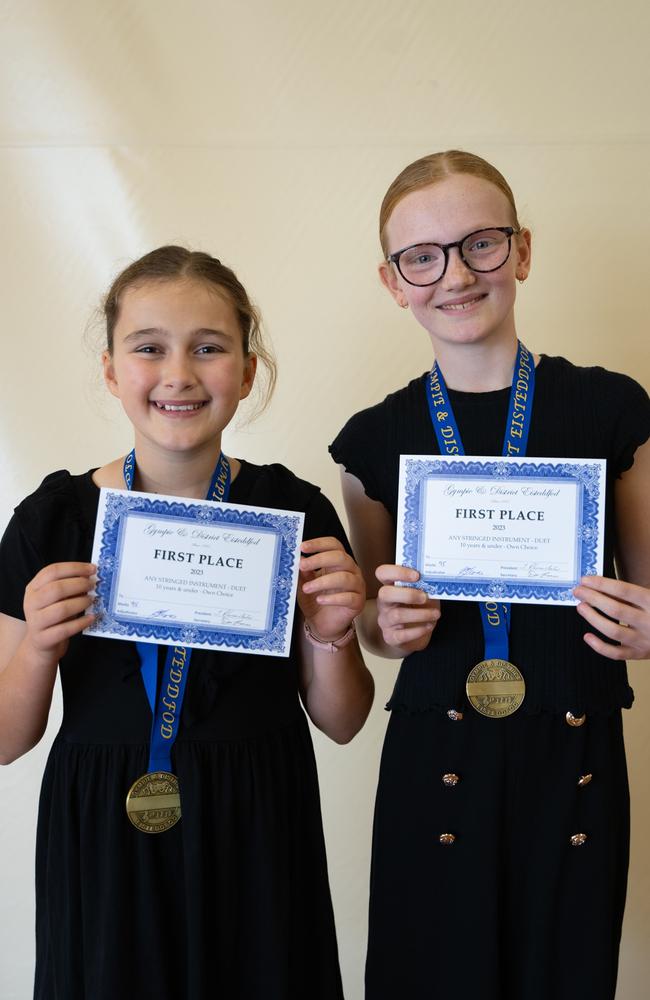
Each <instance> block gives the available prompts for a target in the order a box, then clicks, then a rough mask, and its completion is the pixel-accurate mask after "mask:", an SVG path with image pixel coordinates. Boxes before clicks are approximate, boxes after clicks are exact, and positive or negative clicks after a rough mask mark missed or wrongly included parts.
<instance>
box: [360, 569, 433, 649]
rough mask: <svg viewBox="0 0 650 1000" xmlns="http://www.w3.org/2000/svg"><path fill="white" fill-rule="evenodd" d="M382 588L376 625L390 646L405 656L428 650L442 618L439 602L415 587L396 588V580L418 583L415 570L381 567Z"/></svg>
mask: <svg viewBox="0 0 650 1000" xmlns="http://www.w3.org/2000/svg"><path fill="white" fill-rule="evenodd" d="M375 575H376V577H377V579H378V580H379V582H380V583H381V584H382V587H381V588H380V590H379V593H378V594H377V623H378V624H379V627H380V629H381V632H382V635H383V637H384V642H385V643H386V645H387V646H394V647H396V648H399V649H402V650H404V651H405V653H413V652H415V651H416V650H420V649H425V648H426V647H427V646H428V645H429V640H430V639H431V633H432V632H433V630H434V628H435V627H436V625H437V623H438V619H439V618H440V601H438V600H436V599H435V598H431V597H427V595H426V594H425V593H424V591H423V590H418V589H417V588H416V587H397V586H395V584H396V583H397V581H398V580H399V581H403V582H404V583H415V582H416V581H417V580H419V579H420V574H419V573H418V571H417V570H416V569H410V568H409V567H408V566H389V565H384V566H379V567H378V568H377V570H376V573H375Z"/></svg>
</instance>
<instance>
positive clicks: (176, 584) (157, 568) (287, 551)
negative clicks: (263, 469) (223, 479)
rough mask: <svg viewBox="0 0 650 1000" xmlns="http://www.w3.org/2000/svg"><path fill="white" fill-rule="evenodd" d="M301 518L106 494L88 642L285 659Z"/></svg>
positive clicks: (150, 496)
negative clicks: (107, 640) (150, 644)
mask: <svg viewBox="0 0 650 1000" xmlns="http://www.w3.org/2000/svg"><path fill="white" fill-rule="evenodd" d="M303 526H304V514H302V513H297V512H295V511H283V510H271V509H268V508H265V507H249V506H245V505H241V504H230V503H215V502H213V501H210V500H188V499H187V497H170V496H164V497H163V496H158V495H157V494H150V493H137V492H135V491H133V490H131V491H127V490H111V489H102V490H101V491H100V499H99V509H98V513H97V524H96V528H95V540H94V544H93V554H92V561H93V562H94V563H95V564H96V565H97V585H96V592H95V593H96V596H95V606H94V608H93V610H94V612H95V613H96V614H97V619H96V620H95V621H94V622H93V624H92V625H91V626H90V627H89V628H87V629H86V630H85V631H86V634H87V635H94V636H105V637H109V638H113V639H131V640H134V641H138V642H155V643H163V644H165V645H179V646H191V647H193V648H195V649H221V650H228V651H229V652H233V653H256V654H259V655H264V656H288V655H289V646H290V644H291V629H292V624H293V613H294V607H295V598H296V589H297V585H298V562H299V550H300V542H301V539H302V532H303Z"/></svg>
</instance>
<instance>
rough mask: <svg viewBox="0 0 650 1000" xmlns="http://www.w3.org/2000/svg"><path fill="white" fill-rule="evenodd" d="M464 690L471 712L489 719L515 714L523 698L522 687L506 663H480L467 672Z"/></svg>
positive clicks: (517, 677) (519, 674) (516, 672)
mask: <svg viewBox="0 0 650 1000" xmlns="http://www.w3.org/2000/svg"><path fill="white" fill-rule="evenodd" d="M465 690H466V691H467V697H468V699H469V702H470V705H471V706H472V708H475V709H476V711H477V712H480V713H481V715H486V716H487V717H488V718H489V719H501V718H503V717H504V716H506V715H512V713H513V712H516V711H517V709H518V708H519V706H520V705H521V703H522V701H523V700H524V696H525V694H526V683H525V681H524V678H523V677H522V675H521V673H520V672H519V670H517V668H516V667H515V666H514V664H512V663H508V661H507V660H498V659H494V660H481V662H480V663H477V664H476V666H475V667H474V668H473V669H472V670H470V672H469V674H468V676H467V683H466V685H465Z"/></svg>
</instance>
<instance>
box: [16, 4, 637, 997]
mask: <svg viewBox="0 0 650 1000" xmlns="http://www.w3.org/2000/svg"><path fill="white" fill-rule="evenodd" d="M648 10H649V8H648V5H647V3H646V0H621V3H619V4H618V5H616V6H615V5H613V4H612V3H611V2H602V0H574V2H571V0H546V3H543V4H541V3H538V4H535V5H533V4H532V3H531V4H530V5H526V3H525V2H524V3H522V2H519V3H516V2H508V0H490V2H489V3H485V2H484V0H456V2H455V3H444V4H443V3H438V4H434V3H433V2H423V0H400V2H399V3H395V2H394V0H390V2H388V0H372V2H371V0H361V2H358V0H330V2H318V3H316V2H310V0H277V2H268V3H264V2H261V0H248V2H246V3H242V4H241V5H239V9H237V6H236V5H235V4H233V3H232V2H218V0H204V2H200V0H194V2H191V0H190V2H188V0H185V2H184V3H178V2H176V0H106V2H103V0H101V2H100V0H49V2H48V0H22V2H18V0H16V2H11V0H4V2H0V39H1V41H0V46H1V48H0V101H1V102H2V103H1V105H0V130H1V131H0V137H1V143H2V146H1V149H0V219H1V220H2V241H1V249H0V254H1V255H2V277H3V295H2V327H1V333H0V336H1V338H2V353H1V357H2V366H1V373H0V378H1V379H2V410H1V413H2V416H1V418H0V421H1V423H0V451H1V455H0V461H1V462H2V478H1V481H0V521H1V523H2V526H4V524H5V523H6V520H7V519H8V517H9V515H10V511H11V509H12V506H13V505H14V504H15V503H16V502H17V501H18V500H19V499H20V498H22V497H23V496H24V495H25V494H27V493H28V492H30V491H31V490H32V489H34V488H35V486H36V485H37V484H38V483H39V482H40V480H41V479H42V478H43V476H44V475H45V474H46V473H47V472H49V471H51V470H53V469H57V468H61V467H67V468H69V469H70V470H72V471H74V472H81V471H83V470H85V469H86V468H88V467H89V466H91V465H97V464H101V463H103V462H105V461H107V460H108V459H111V458H114V457H116V456H117V455H119V454H122V453H124V452H125V451H126V450H127V449H128V447H129V446H130V438H129V429H128V425H127V424H126V423H125V420H124V419H123V418H122V417H121V415H120V414H119V412H118V411H117V410H116V409H115V407H114V405H113V401H112V400H109V399H108V398H107V397H106V395H105V394H104V392H103V390H102V388H101V386H100V384H99V381H98V377H97V358H96V357H95V356H93V354H92V351H90V350H88V349H85V348H84V347H83V344H82V338H83V332H84V329H85V327H86V325H87V322H88V319H89V317H90V316H91V314H92V312H93V309H94V308H95V306H96V304H97V302H98V299H99V296H100V294H101V292H102V290H103V289H105V287H106V285H107V283H108V282H109V280H110V278H111V276H112V275H113V273H114V272H115V270H116V269H117V268H118V267H120V266H121V265H122V264H123V263H125V262H126V261H127V260H129V259H130V258H132V257H134V256H136V255H138V254H140V253H142V252H144V251H146V250H148V249H150V248H152V247H154V246H156V245H158V244H160V243H163V242H170V241H181V242H183V243H185V244H188V245H190V246H192V247H195V248H204V249H207V250H210V251H212V252H214V253H216V254H217V255H219V256H220V257H222V258H223V259H224V261H226V262H227V263H229V264H231V265H232V266H233V267H234V268H235V269H236V271H237V272H238V274H239V275H240V277H241V278H242V279H243V281H244V283H245V284H246V285H247V286H248V287H249V289H250V291H251V292H252V294H253V296H254V297H255V298H256V300H257V301H258V303H259V304H260V306H261V308H262V312H263V315H264V317H265V320H266V326H267V329H268V330H269V331H270V333H271V335H272V337H273V340H274V342H275V345H276V348H277V353H278V356H279V362H280V383H279V387H278V391H277V395H276V397H275V401H274V403H273V405H272V407H271V409H270V410H269V411H268V412H267V413H266V414H265V415H264V416H263V417H262V418H261V419H260V420H259V421H257V422H256V423H254V424H252V425H250V426H249V427H247V428H244V429H234V430H232V431H231V432H229V433H228V436H227V441H226V444H227V448H228V449H229V450H230V451H231V453H234V454H241V455H245V456H246V457H248V458H250V459H252V460H254V461H255V460H267V461H270V460H273V461H280V462H284V463H286V464H288V465H289V466H291V467H292V468H293V469H294V470H295V471H296V472H298V473H299V474H301V475H302V476H304V477H305V478H307V479H310V480H313V481H315V482H317V483H319V484H321V485H322V487H323V488H324V489H325V491H326V492H327V493H328V494H329V495H330V497H332V499H333V500H334V501H335V503H336V504H337V505H338V506H339V509H341V505H340V500H339V492H338V477H337V470H336V468H335V467H334V465H333V464H332V463H331V461H330V460H329V459H328V456H327V450H326V449H327V444H328V442H329V441H330V440H331V438H332V437H333V435H334V434H335V433H336V431H337V430H338V429H339V427H340V426H341V424H342V423H343V422H344V421H345V419H346V418H347V417H348V416H349V414H350V413H352V412H353V411H355V410H357V409H359V408H360V407H362V406H365V405H367V404H369V403H372V402H374V401H377V400H379V399H381V398H383V396H384V395H385V394H386V393H387V392H388V391H390V390H392V389H394V388H397V387H399V386H400V385H402V384H404V383H405V382H406V381H407V380H408V379H409V378H411V377H413V376H414V375H417V374H419V373H420V372H421V371H423V370H424V368H425V367H428V366H429V364H430V357H429V351H428V346H427V340H426V336H425V334H424V333H423V331H421V330H420V329H419V328H417V327H416V326H415V325H414V322H413V320H412V318H411V317H410V315H408V314H402V313H401V312H400V311H399V310H398V309H397V308H395V306H394V305H393V304H392V303H391V301H390V300H389V298H388V296H387V295H386V294H385V293H384V292H383V291H382V290H381V289H380V287H379V284H378V281H377V278H376V273H375V265H376V262H377V259H378V243H377V238H376V216H377V210H378V206H379V202H380V199H381V196H382V194H383V192H384V190H385V188H386V186H387V185H388V183H389V182H390V180H391V179H392V178H393V176H394V175H395V173H396V172H397V171H398V170H399V169H400V168H401V167H402V166H404V165H405V164H406V163H407V162H408V161H410V160H412V159H414V158H415V157H417V156H420V155H422V154H424V153H426V152H431V151H433V150H437V149H443V148H448V147H452V146H461V147H462V148H465V149H470V150H472V151H475V152H478V153H480V154H481V155H483V156H486V157H488V158H489V159H491V160H493V161H494V162H495V163H496V165H497V166H499V167H500V168H501V169H502V170H503V171H504V173H505V174H506V176H507V177H508V178H509V180H510V182H511V184H512V186H513V188H514V190H515V193H516V195H517V197H518V200H519V203H520V207H521V213H520V214H521V215H522V216H523V219H524V222H525V223H527V224H528V225H530V226H531V227H532V229H533V232H534V265H533V272H532V275H531V278H530V280H529V281H528V282H527V283H526V285H525V286H524V287H523V288H522V289H521V291H520V301H519V306H518V310H519V312H518V316H519V329H520V331H521V333H522V335H523V336H525V340H526V343H527V344H528V346H529V347H531V348H534V349H535V350H536V351H540V350H542V351H545V352H546V353H550V354H553V353H561V354H565V355H567V356H568V357H569V358H571V359H572V360H574V361H576V362H578V363H585V364H591V363H600V364H603V365H605V366H607V367H609V368H613V369H618V370H622V371H626V372H629V373H631V374H633V375H635V376H636V377H637V378H638V379H639V380H640V381H641V382H644V383H645V384H646V386H650V361H649V359H648V350H647V312H648V310H647V282H648V268H647V261H648V250H647V246H648V217H649V215H650V184H649V183H648V181H649V179H650V143H649V132H648V121H647V95H648V93H649V92H650V79H649V75H650V74H649V71H648V65H649V63H648V57H647V39H648V31H649V29H650V16H649V14H648ZM369 659H370V661H371V667H372V669H373V671H374V674H375V677H376V681H377V698H376V704H375V708H374V710H373V713H372V715H371V718H370V720H369V722H368V724H367V726H366V728H365V729H364V731H363V732H362V733H361V734H360V736H358V737H357V739H356V740H355V741H354V743H353V744H352V745H351V746H349V747H345V748H339V747H336V746H335V745H334V744H331V743H329V742H328V741H327V740H325V739H324V738H322V737H321V736H320V735H319V734H316V736H315V742H316V748H317V754H318V760H319V767H320V775H321V789H322V800H323V812H324V819H325V827H326V835H327V842H328V850H329V859H330V872H331V881H332V888H333V893H334V904H335V910H336V916H337V924H338V933H339V944H340V952H341V961H342V968H343V975H344V980H345V984H346V996H347V998H348V1000H360V998H361V997H362V970H363V955H364V945H365V933H366V900H367V881H368V865H369V843H370V831H371V813H372V805H373V797H374V787H375V781H376V773H377V767H378V759H379V752H380V747H381V742H382V738H383V732H384V728H385V724H386V719H387V716H386V713H385V712H384V711H383V705H384V703H385V701H386V699H387V697H388V694H389V691H390V689H391V685H392V683H393V680H394V676H395V669H396V668H395V665H394V664H391V663H389V662H386V661H379V660H373V659H372V658H369ZM631 673H632V680H633V684H634V686H635V688H636V692H637V703H636V707H635V709H634V710H633V711H632V712H630V713H627V716H626V725H627V741H628V748H629V757H630V769H631V779H632V789H633V796H634V808H633V842H632V867H631V878H630V893H629V905H628V910H627V917H626V924H625V934H624V942H623V951H622V968H621V977H620V988H619V991H618V997H619V998H620V1000H642V998H643V997H645V996H646V995H647V992H646V990H647V987H646V984H647V981H648V977H649V975H650V958H649V954H648V947H647V943H648V931H649V929H650V901H649V900H650V891H649V890H650V870H649V869H650V854H649V852H648V847H647V844H648V841H649V839H650V793H649V791H648V784H647V781H646V780H644V779H645V772H646V768H647V766H648V762H649V758H650V737H649V735H648V727H647V725H646V724H645V718H646V717H647V713H648V710H649V707H650V681H649V680H648V676H647V664H636V665H634V666H633V667H632V669H631ZM59 712H60V710H59V705H58V701H57V702H56V704H55V708H54V710H53V713H52V718H51V724H50V727H49V730H48V733H47V736H46V738H45V739H44V740H43V742H42V744H41V745H40V746H39V747H38V748H37V749H36V750H34V751H33V752H32V753H30V754H29V755H27V757H25V758H23V759H22V760H20V761H19V762H17V763H16V764H14V765H13V766H12V767H10V768H6V769H3V770H2V772H1V773H0V787H1V790H2V800H1V803H2V804H1V806H0V809H1V815H2V821H1V829H0V878H1V885H2V892H1V893H0V995H1V996H2V997H3V998H4V1000H26V998H27V997H29V996H30V989H31V977H32V963H33V941H32V937H33V933H32V925H33V901H32V894H33V888H32V887H33V871H32V869H33V852H34V824H35V816H36V807H37V796H38V788H39V783H40V776H41V773H42V769H43V765H44V760H45V756H46V753H47V748H48V746H49V744H50V743H51V741H52V738H53V736H54V734H55V732H56V728H57V725H58V721H59V718H60V714H59ZM549 1000H550V998H549Z"/></svg>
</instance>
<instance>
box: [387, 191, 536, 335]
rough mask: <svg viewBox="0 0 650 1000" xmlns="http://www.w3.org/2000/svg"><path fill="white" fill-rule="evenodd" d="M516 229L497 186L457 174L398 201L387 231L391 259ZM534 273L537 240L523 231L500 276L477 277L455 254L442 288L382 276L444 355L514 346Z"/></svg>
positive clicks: (391, 269) (392, 269)
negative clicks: (524, 283) (520, 304)
mask: <svg viewBox="0 0 650 1000" xmlns="http://www.w3.org/2000/svg"><path fill="white" fill-rule="evenodd" d="M513 222H514V220H513V218H512V208H511V206H510V204H509V202H508V199H507V198H506V196H505V195H504V194H503V192H502V191H500V190H499V189H498V188H497V187H496V186H495V185H494V184H491V183H490V182H489V181H485V180H483V179H482V178H479V177H474V176H472V175H470V174H451V175H449V176H448V177H445V178H444V179H443V180H441V181H439V182H437V183H435V184H432V185H430V186H428V187H425V188H421V189H420V190H417V191H412V192H410V193H409V194H407V195H405V197H404V198H402V200H401V201H399V202H398V204H397V205H396V206H395V208H394V209H393V212H392V214H391V216H390V218H389V220H388V224H387V226H386V239H387V243H388V252H389V253H396V252H397V251H398V250H401V249H402V248H404V247H408V246H411V245H412V244H415V243H441V244H444V243H454V242H456V241H457V240H462V239H463V238H464V237H465V236H467V235H468V234H469V233H472V232H475V231H476V230H479V229H489V228H490V227H493V226H512V225H513ZM529 267H530V233H529V232H528V231H527V230H522V232H521V233H520V235H518V236H515V235H513V237H512V244H511V251H510V256H509V257H508V260H507V261H506V263H505V264H504V265H503V267H501V268H499V269H498V270H496V271H492V272H489V273H482V274H480V273H478V272H476V271H472V270H470V269H469V268H468V267H467V266H466V265H465V264H464V263H463V261H462V259H461V257H460V255H459V252H458V249H453V250H450V251H449V260H448V264H447V269H446V271H445V273H444V275H443V277H442V278H441V279H440V280H439V281H438V282H436V284H434V285H428V286H426V287H421V288H420V287H416V286H414V285H410V284H409V283H408V282H407V281H405V280H404V278H402V276H401V274H400V273H399V271H398V270H397V267H396V266H395V265H394V264H390V263H388V262H385V261H384V262H383V263H382V264H381V265H380V267H379V273H380V277H381V280H382V282H383V283H384V285H385V286H386V287H387V288H388V290H389V291H390V293H391V295H392V296H393V298H394V299H395V301H396V302H397V303H398V304H399V305H401V306H403V307H406V306H409V307H410V308H411V309H412V311H413V314H414V316H415V318H416V319H417V320H418V322H419V323H420V324H421V325H422V326H423V327H424V328H425V330H427V331H428V333H429V336H430V337H431V340H432V343H433V347H434V350H436V349H437V348H438V349H439V348H440V347H442V346H443V345H449V346H452V345H454V344H459V345H460V344H463V345H465V344H473V343H483V344H485V343H488V342H489V343H500V344H502V343H506V342H509V341H514V340H515V339H516V332H515V321H514V302H515V289H516V278H526V277H527V275H528V271H529Z"/></svg>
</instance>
